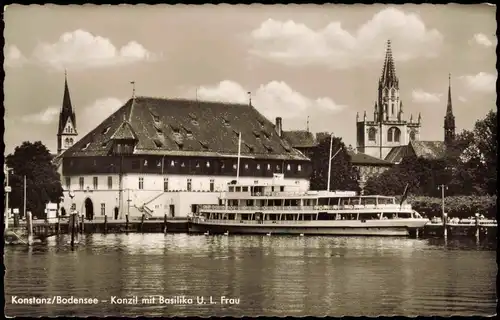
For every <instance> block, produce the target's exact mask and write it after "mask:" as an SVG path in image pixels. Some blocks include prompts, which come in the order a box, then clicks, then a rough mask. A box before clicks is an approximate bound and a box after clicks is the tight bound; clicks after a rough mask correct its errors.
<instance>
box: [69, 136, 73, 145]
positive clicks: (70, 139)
mask: <svg viewBox="0 0 500 320" xmlns="http://www.w3.org/2000/svg"><path fill="white" fill-rule="evenodd" d="M69 145H70V146H72V145H73V138H69Z"/></svg>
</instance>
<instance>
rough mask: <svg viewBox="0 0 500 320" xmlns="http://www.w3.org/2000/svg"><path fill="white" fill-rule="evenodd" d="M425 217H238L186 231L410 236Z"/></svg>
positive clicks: (192, 225)
mask: <svg viewBox="0 0 500 320" xmlns="http://www.w3.org/2000/svg"><path fill="white" fill-rule="evenodd" d="M427 222H428V220H427V219H400V220H396V221H394V220H392V221H388V220H371V221H366V222H362V221H356V220H350V221H345V220H341V221H338V220H334V221H293V222H290V223H286V221H281V222H280V223H272V222H265V223H245V222H238V221H234V222H233V221H231V222H230V221H227V220H225V221H213V220H212V221H194V222H190V224H189V232H191V233H206V232H208V233H209V234H222V233H226V232H228V233H229V234H271V235H272V234H281V235H287V234H288V235H299V234H304V235H339V236H403V237H406V236H412V235H415V233H416V231H417V229H421V228H423V227H424V225H425V224H426V223H427Z"/></svg>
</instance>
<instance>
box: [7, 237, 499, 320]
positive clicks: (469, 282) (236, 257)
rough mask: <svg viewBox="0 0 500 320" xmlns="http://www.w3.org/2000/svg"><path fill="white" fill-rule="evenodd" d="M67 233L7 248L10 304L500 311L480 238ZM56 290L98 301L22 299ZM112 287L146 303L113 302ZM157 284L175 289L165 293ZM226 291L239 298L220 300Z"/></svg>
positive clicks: (32, 307)
mask: <svg viewBox="0 0 500 320" xmlns="http://www.w3.org/2000/svg"><path fill="white" fill-rule="evenodd" d="M68 242H69V238H68V237H67V236H61V237H59V238H51V239H49V240H48V241H47V243H43V244H36V245H35V246H33V247H32V248H28V247H26V246H10V247H6V248H5V256H4V261H5V266H6V269H7V273H6V278H5V301H6V309H5V312H6V315H8V316H61V315H66V316H109V315H121V316H139V315H143V316H175V315H178V316H190V315H193V316H223V315H229V316H235V317H238V316H258V315H268V316H271V315H278V316H284V315H290V316H304V315H311V316H324V315H329V316H343V315H348V316H357V315H358V316H360V315H366V316H377V315H406V316H411V315H427V316H432V315H436V316H451V315H493V314H495V313H496V301H497V295H496V276H497V264H496V244H488V243H476V242H475V240H474V239H472V240H469V239H460V240H453V241H452V240H448V241H447V242H445V241H444V240H439V239H422V240H420V239H417V240H415V239H401V238H353V237H348V238H343V237H286V236H271V237H266V236H231V235H230V236H203V235H196V236H195V235H187V234H167V235H163V234H128V235H125V234H118V235H115V234H113V235H100V234H93V235H88V236H82V238H81V239H80V243H79V245H78V247H76V248H75V249H74V250H71V248H70V246H69V244H68ZM13 296H15V298H14V300H15V301H14V302H16V303H14V304H13ZM54 296H60V297H63V298H69V297H73V298H94V299H96V300H99V301H98V303H97V304H42V303H39V304H36V303H37V301H25V302H26V303H27V304H20V302H22V301H20V300H19V299H20V298H32V297H38V298H44V299H52V297H54ZM112 296H115V297H116V298H126V297H129V298H133V297H137V303H136V304H130V303H129V304H115V303H112V302H119V300H118V299H116V300H114V301H112V299H114V298H112ZM150 296H155V300H154V301H146V300H144V301H143V300H142V298H145V297H150ZM160 296H161V297H164V298H169V299H170V300H172V301H167V302H170V304H165V301H163V302H164V303H163V304H161V303H160ZM182 296H184V298H185V300H184V301H182ZM222 296H224V297H226V298H231V299H239V304H236V302H237V300H233V301H232V302H233V304H222V303H221V297H222ZM201 297H203V298H204V299H203V302H202V301H201ZM210 297H212V302H215V303H211V301H210ZM197 298H198V299H197ZM189 299H192V302H191V301H190V300H189ZM30 302H31V303H30ZM125 302H127V301H124V303H125ZM128 302H135V301H128ZM223 302H230V300H225V301H223Z"/></svg>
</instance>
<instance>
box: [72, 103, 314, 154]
mask: <svg viewBox="0 0 500 320" xmlns="http://www.w3.org/2000/svg"><path fill="white" fill-rule="evenodd" d="M127 122H128V124H127V125H124V124H123V123H127ZM125 129H127V130H125ZM240 131H241V140H242V143H241V155H242V156H247V157H255V158H260V159H279V160H294V159H295V160H308V158H307V157H305V156H304V155H303V154H302V153H301V152H299V151H298V150H295V149H293V147H292V146H291V145H290V143H289V142H288V141H287V140H285V139H282V138H280V137H279V135H278V133H277V132H276V129H275V126H274V124H273V123H272V122H270V121H269V120H268V119H266V118H265V117H264V116H263V115H262V114H260V113H259V112H258V111H257V110H256V109H255V108H254V107H253V106H249V105H242V104H229V103H220V102H206V101H193V100H181V99H161V98H149V97H137V98H135V99H134V100H132V99H131V100H129V101H128V102H127V103H126V104H125V105H124V106H123V107H121V108H120V109H118V110H117V111H116V112H115V113H113V114H112V115H111V116H109V117H108V118H107V119H106V120H104V121H103V122H102V123H101V124H99V125H98V126H97V127H96V128H95V129H94V130H92V131H91V132H90V133H89V134H87V135H86V136H85V137H83V138H82V139H80V140H79V141H78V142H77V143H75V144H74V145H73V146H72V147H70V148H69V149H68V150H67V151H66V152H65V153H64V157H81V156H104V155H108V154H109V151H110V148H111V146H112V144H111V143H109V142H110V141H111V138H112V137H113V135H115V136H114V137H115V138H117V137H118V136H120V137H127V136H128V137H131V136H135V137H136V139H137V144H136V146H135V150H134V154H151V155H153V154H156V155H172V156H176V155H177V156H191V155H194V156H208V157H223V156H229V157H235V156H237V154H238V133H239V132H240Z"/></svg>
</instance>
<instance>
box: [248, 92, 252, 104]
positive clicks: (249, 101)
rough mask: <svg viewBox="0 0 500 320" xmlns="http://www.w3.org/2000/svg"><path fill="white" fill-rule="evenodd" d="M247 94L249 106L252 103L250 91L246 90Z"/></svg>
mask: <svg viewBox="0 0 500 320" xmlns="http://www.w3.org/2000/svg"><path fill="white" fill-rule="evenodd" d="M247 94H248V105H249V106H251V105H252V92H250V91H248V92H247Z"/></svg>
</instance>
